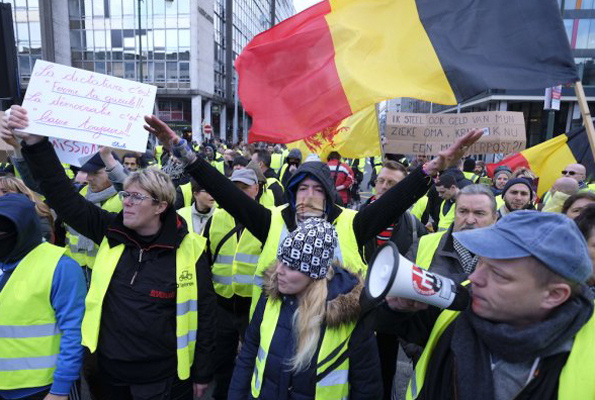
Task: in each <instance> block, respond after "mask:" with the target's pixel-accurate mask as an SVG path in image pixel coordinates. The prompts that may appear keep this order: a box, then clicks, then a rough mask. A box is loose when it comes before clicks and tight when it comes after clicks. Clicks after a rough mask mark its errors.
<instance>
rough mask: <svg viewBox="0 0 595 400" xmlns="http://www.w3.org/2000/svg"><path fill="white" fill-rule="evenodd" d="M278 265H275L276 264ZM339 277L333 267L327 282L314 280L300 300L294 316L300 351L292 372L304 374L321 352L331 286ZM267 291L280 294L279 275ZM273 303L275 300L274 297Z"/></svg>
mask: <svg viewBox="0 0 595 400" xmlns="http://www.w3.org/2000/svg"><path fill="white" fill-rule="evenodd" d="M276 263H277V261H275V264H276ZM334 274H335V271H334V269H333V267H331V268H329V270H328V273H327V274H326V277H325V278H324V279H318V280H312V282H310V284H309V285H308V286H307V287H306V288H305V289H304V291H303V293H302V294H301V296H300V299H299V304H298V308H297V310H296V312H295V313H294V314H293V319H292V323H293V326H294V328H295V329H294V330H293V331H294V332H295V339H296V349H295V354H294V356H293V357H292V358H291V359H290V360H289V366H290V367H291V371H294V372H300V371H303V370H306V369H307V368H309V367H310V363H311V362H312V358H313V357H314V354H315V353H316V349H318V341H319V340H320V332H321V330H322V329H321V328H322V324H323V323H324V322H325V321H324V317H325V314H326V298H327V295H328V288H327V283H328V281H330V280H331V279H332V278H333V276H334ZM265 290H267V292H269V293H278V292H277V290H278V289H277V271H276V270H275V271H274V272H273V273H272V274H271V278H270V279H269V280H268V283H267V284H265ZM273 300H275V298H274V297H273Z"/></svg>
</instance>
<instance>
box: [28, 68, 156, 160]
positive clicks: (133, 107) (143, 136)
mask: <svg viewBox="0 0 595 400" xmlns="http://www.w3.org/2000/svg"><path fill="white" fill-rule="evenodd" d="M156 92H157V88H156V87H155V86H151V85H146V84H142V83H138V82H134V81H128V80H125V79H120V78H115V77H113V76H108V75H102V74H97V73H94V72H90V71H85V70H81V69H77V68H72V67H67V66H64V65H59V64H53V63H50V62H47V61H43V60H37V62H36V63H35V67H34V68H33V72H32V74H31V80H30V81H29V86H28V87H27V93H26V94H25V100H24V101H23V107H25V108H26V109H27V111H28V112H29V127H27V128H26V129H25V130H24V131H25V132H27V133H33V134H36V135H42V136H52V137H56V138H59V139H65V140H71V141H75V142H83V143H92V144H96V145H101V146H108V147H113V148H116V149H126V150H132V151H138V152H144V151H145V149H146V145H147V138H148V133H147V131H145V130H144V129H143V125H144V119H143V117H144V116H145V115H147V114H151V113H152V112H153V106H154V103H155V95H156Z"/></svg>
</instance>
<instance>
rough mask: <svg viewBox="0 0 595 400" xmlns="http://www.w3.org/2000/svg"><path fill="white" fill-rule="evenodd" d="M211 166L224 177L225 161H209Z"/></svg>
mask: <svg viewBox="0 0 595 400" xmlns="http://www.w3.org/2000/svg"><path fill="white" fill-rule="evenodd" d="M211 165H212V166H213V167H215V168H217V171H219V172H221V174H222V175H225V161H223V160H219V161H217V160H213V161H211Z"/></svg>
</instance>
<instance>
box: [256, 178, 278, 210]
mask: <svg viewBox="0 0 595 400" xmlns="http://www.w3.org/2000/svg"><path fill="white" fill-rule="evenodd" d="M274 183H278V184H279V186H281V187H283V185H281V182H279V180H278V179H277V178H267V182H266V183H265V184H264V187H263V188H262V195H261V196H260V199H259V200H258V202H259V203H260V204H262V205H263V206H265V207H275V195H274V193H273V191H272V190H270V189H269V187H270V186H271V185H272V184H274Z"/></svg>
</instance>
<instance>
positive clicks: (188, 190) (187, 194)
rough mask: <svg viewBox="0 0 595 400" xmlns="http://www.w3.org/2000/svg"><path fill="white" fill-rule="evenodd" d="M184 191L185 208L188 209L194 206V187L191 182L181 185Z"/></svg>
mask: <svg viewBox="0 0 595 400" xmlns="http://www.w3.org/2000/svg"><path fill="white" fill-rule="evenodd" d="M180 189H181V190H182V197H183V198H184V207H188V206H189V205H191V204H192V185H191V184H190V182H188V183H186V184H184V185H180Z"/></svg>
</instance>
